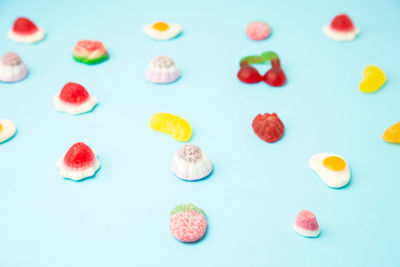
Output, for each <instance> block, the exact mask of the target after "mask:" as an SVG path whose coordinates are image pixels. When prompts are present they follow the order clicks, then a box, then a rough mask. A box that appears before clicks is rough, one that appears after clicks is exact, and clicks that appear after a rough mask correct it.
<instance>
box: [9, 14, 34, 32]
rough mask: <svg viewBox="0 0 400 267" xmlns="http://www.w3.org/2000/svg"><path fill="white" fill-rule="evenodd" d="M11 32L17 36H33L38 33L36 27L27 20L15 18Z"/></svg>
mask: <svg viewBox="0 0 400 267" xmlns="http://www.w3.org/2000/svg"><path fill="white" fill-rule="evenodd" d="M13 31H14V32H15V33H17V34H22V35H24V34H33V33H35V32H37V31H38V27H37V26H36V25H35V23H33V21H31V20H30V19H28V18H23V17H21V18H17V19H16V20H15V22H14V26H13Z"/></svg>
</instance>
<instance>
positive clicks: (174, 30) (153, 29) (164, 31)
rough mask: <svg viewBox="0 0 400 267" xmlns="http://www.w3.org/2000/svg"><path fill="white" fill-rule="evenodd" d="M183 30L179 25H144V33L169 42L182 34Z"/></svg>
mask: <svg viewBox="0 0 400 267" xmlns="http://www.w3.org/2000/svg"><path fill="white" fill-rule="evenodd" d="M181 30H182V28H181V26H180V25H179V24H177V23H169V24H168V23H165V22H156V23H154V24H151V25H144V26H143V32H144V33H145V34H146V35H147V36H149V37H151V38H153V39H156V40H169V39H172V38H174V37H176V36H178V34H179V33H180V32H181Z"/></svg>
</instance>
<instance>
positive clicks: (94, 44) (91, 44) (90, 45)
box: [77, 40, 104, 52]
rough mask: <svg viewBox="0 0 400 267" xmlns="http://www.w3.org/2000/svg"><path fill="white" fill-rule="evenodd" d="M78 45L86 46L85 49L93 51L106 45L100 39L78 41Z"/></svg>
mask: <svg viewBox="0 0 400 267" xmlns="http://www.w3.org/2000/svg"><path fill="white" fill-rule="evenodd" d="M77 46H81V47H83V48H85V50H87V51H90V52H93V51H95V50H97V49H99V48H103V47H104V45H103V43H102V42H100V41H91V40H81V41H79V42H78V44H77Z"/></svg>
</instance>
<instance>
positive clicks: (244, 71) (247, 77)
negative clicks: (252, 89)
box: [237, 63, 262, 83]
mask: <svg viewBox="0 0 400 267" xmlns="http://www.w3.org/2000/svg"><path fill="white" fill-rule="evenodd" d="M237 77H238V78H239V80H240V81H242V82H244V83H258V82H260V81H261V80H262V77H261V75H260V74H259V73H258V71H257V70H256V69H255V68H254V67H252V66H250V65H249V64H247V63H242V64H241V67H240V70H239V72H238V74H237Z"/></svg>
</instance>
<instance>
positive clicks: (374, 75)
mask: <svg viewBox="0 0 400 267" xmlns="http://www.w3.org/2000/svg"><path fill="white" fill-rule="evenodd" d="M363 75H364V78H363V80H362V81H361V83H360V91H361V92H363V93H373V92H376V91H378V90H379V89H380V88H381V87H382V86H383V85H384V84H385V82H386V75H385V73H384V72H383V70H382V69H380V68H379V67H377V66H373V65H369V66H367V67H365V69H364V71H363Z"/></svg>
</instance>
